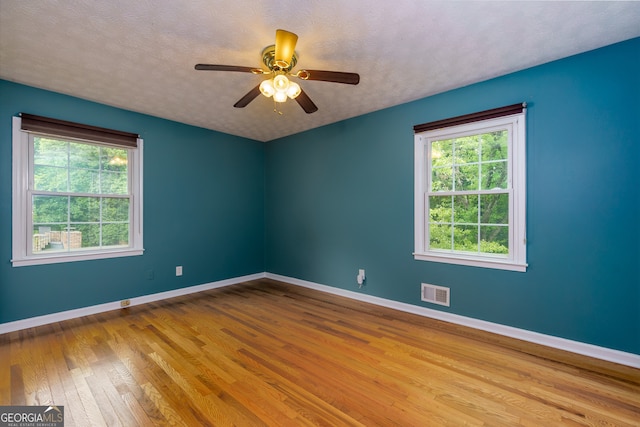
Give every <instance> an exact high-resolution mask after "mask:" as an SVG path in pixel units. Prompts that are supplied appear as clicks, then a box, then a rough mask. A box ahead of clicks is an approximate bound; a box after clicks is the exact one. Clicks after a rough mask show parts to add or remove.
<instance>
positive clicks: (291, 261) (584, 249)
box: [0, 39, 640, 354]
mask: <svg viewBox="0 0 640 427" xmlns="http://www.w3.org/2000/svg"><path fill="white" fill-rule="evenodd" d="M639 52H640V39H634V40H631V41H627V42H624V43H620V44H616V45H613V46H609V47H606V48H603V49H599V50H596V51H592V52H588V53H585V54H582V55H578V56H574V57H570V58H566V59H563V60H560V61H556V62H552V63H549V64H545V65H542V66H539V67H535V68H531V69H528V70H524V71H521V72H518V73H514V74H510V75H507V76H503V77H500V78H496V79H492V80H489V81H486V82H483V83H479V84H475V85H472V86H468V87H464V88H461V89H458V90H454V91H450V92H447V93H443V94H440V95H436V96H432V97H429V98H425V99H422V100H419V101H415V102H412V103H408V104H404V105H401V106H398V107H394V108H389V109H386V110H383V111H379V112H375V113H371V114H367V115H364V116H361V117H357V118H354V119H351V120H347V121H344V122H340V123H336V124H333V125H329V126H324V127H322V128H319V129H315V130H312V131H308V132H304V133H300V134H297V135H293V136H290V137H287V138H283V139H279V140H276V141H271V142H269V143H267V144H262V143H258V142H255V141H250V140H247V139H243V138H239V137H233V136H229V135H225V134H221V133H217V132H213V131H208V130H204V129H200V128H195V127H192V126H187V125H184V124H179V123H174V122H170V121H166V120H162V119H158V118H153V117H149V116H145V115H141V114H136V113H132V112H127V111H123V110H119V109H116V108H111V107H107V106H104V105H99V104H95V103H91V102H87V101H83V100H79V99H76V98H71V97H67V96H63V95H60V94H55V93H51V92H47V91H43V90H39V89H34V88H30V87H27V86H21V85H17V84H14V83H9V82H6V81H0V165H1V166H0V323H4V322H9V321H13V320H19V319H24V318H28V317H33V316H38V315H43V314H49V313H55V312H58V311H62V310H69V309H74V308H79V307H84V306H90V305H95V304H100V303H103V302H110V301H117V300H120V299H123V298H128V297H135V296H139V295H148V294H152V293H157V292H163V291H167V290H172V289H177V288H181V287H185V286H192V285H197V284H202V283H208V282H212V281H216V280H221V279H226V278H231V277H238V276H242V275H247V274H252V273H258V272H262V271H268V272H271V273H276V274H281V275H285V276H290V277H295V278H299V279H303V280H308V281H312V282H316V283H321V284H324V285H329V286H333V287H336V288H340V289H347V290H351V291H356V292H362V293H363V294H366V295H372V296H378V297H382V298H387V299H391V300H395V301H400V302H404V303H409V304H414V305H416V306H424V307H429V308H433V309H436V310H443V311H449V312H451V313H456V314H459V315H463V316H468V317H472V318H477V319H481V320H486V321H490V322H495V323H499V324H503V325H508V326H513V327H516V328H522V329H526V330H531V331H535V332H539V333H543V334H549V335H553V336H557V337H562V338H567V339H571V340H576V341H580V342H584V343H590V344H595V345H598V346H602V347H608V348H612V349H618V350H622V351H626V352H631V353H635V354H640V267H639V265H640V190H639V189H638V183H639V182H640V167H639V165H640V138H639V137H638V135H640V103H639V100H640V77H639V76H640V55H639ZM345 96H348V94H347V93H346V92H345ZM522 101H526V102H527V103H528V104H529V109H528V113H527V116H528V131H527V137H528V140H527V156H528V158H527V168H528V169H527V186H528V194H527V204H528V207H527V217H528V223H527V232H528V262H529V269H528V271H527V272H526V273H517V272H508V271H499V270H490V269H482V268H473V267H465V266H454V265H447V264H438V263H431V262H426V261H415V260H414V259H413V256H412V250H413V126H414V125H415V124H420V123H425V122H428V121H432V120H437V119H442V118H446V117H451V116H457V115H460V114H466V113H470V112H475V111H480V110H485V109H489V108H495V107H500V106H503V105H509V104H514V103H517V102H522ZM21 111H25V112H29V113H33V114H39V115H44V116H52V117H57V118H61V119H67V120H73V121H78V122H84V123H88V124H93V125H97V126H104V127H111V128H115V129H120V130H124V131H130V132H137V133H140V134H141V135H142V137H143V138H144V139H145V164H144V168H145V171H144V180H145V181H144V185H145V207H144V209H145V210H144V221H145V222H144V232H145V248H146V252H145V254H144V255H143V256H139V257H131V258H119V259H111V260H96V261H83V262H77V263H72V264H57V265H46V266H36V267H19V268H13V267H11V264H10V262H9V260H10V258H11V239H10V236H11V117H12V116H14V115H15V114H17V113H19V112H21ZM265 239H266V240H265ZM176 265H183V266H184V269H185V270H184V271H185V274H184V276H183V277H175V266H176ZM359 268H364V269H366V271H367V284H366V286H365V287H364V288H363V289H358V287H357V285H356V281H355V276H356V274H357V270H358V269H359ZM150 270H152V271H153V272H154V274H153V279H149V277H148V272H149V271H150ZM422 282H427V283H432V284H437V285H443V286H448V287H450V288H451V307H449V308H446V307H440V306H432V305H429V304H426V303H422V302H421V301H420V298H419V296H420V283H422Z"/></svg>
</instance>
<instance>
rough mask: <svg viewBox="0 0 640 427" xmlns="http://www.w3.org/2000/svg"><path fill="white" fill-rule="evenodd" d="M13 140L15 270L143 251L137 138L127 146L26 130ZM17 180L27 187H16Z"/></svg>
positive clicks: (139, 150) (139, 148)
mask: <svg viewBox="0 0 640 427" xmlns="http://www.w3.org/2000/svg"><path fill="white" fill-rule="evenodd" d="M14 133H15V129H14ZM15 136H16V135H14V137H15ZM17 137H18V139H19V140H18V141H14V148H17V150H18V151H17V152H15V151H14V155H17V156H18V159H17V160H18V162H17V163H16V164H17V166H18V168H17V169H19V170H14V212H16V214H17V215H18V216H19V218H14V220H17V221H14V222H16V225H17V227H18V229H17V230H16V228H15V227H14V255H13V257H14V259H13V262H14V265H16V263H17V265H29V264H39V263H49V262H61V261H70V260H79V259H92V258H102V257H111V256H124V255H134V254H139V253H141V252H140V250H141V242H142V241H141V231H142V230H141V222H140V221H139V219H140V218H141V217H140V214H141V211H140V209H139V208H138V209H136V205H137V204H139V203H140V202H141V197H142V193H141V182H140V178H141V177H140V174H139V172H140V168H141V162H140V157H141V149H142V147H141V140H139V141H140V142H139V143H138V146H137V147H135V148H131V147H121V146H117V145H111V144H108V145H107V144H103V143H100V142H96V141H84V140H76V139H72V138H68V137H59V136H50V135H43V134H38V133H33V132H24V131H21V132H18V135H17ZM14 139H15V138H14ZM16 144H17V147H16V146H15V145H16ZM25 155H26V156H25ZM24 157H26V158H24ZM20 182H23V183H26V188H16V185H18V184H19V183H20ZM22 233H25V234H26V235H24V238H23V239H21V237H22V236H21V235H22ZM132 251H134V252H135V253H132Z"/></svg>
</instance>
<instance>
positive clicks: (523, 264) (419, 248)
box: [413, 109, 527, 272]
mask: <svg viewBox="0 0 640 427" xmlns="http://www.w3.org/2000/svg"><path fill="white" fill-rule="evenodd" d="M525 114H526V109H524V110H523V112H522V113H519V114H512V115H508V116H503V117H499V118H493V119H486V120H480V121H476V122H472V123H466V124H462V125H457V126H452V127H446V128H442V129H437V130H427V131H424V132H420V133H416V135H415V153H414V155H415V158H414V161H415V185H414V208H415V214H414V219H415V228H414V230H415V240H414V241H415V249H414V254H413V255H414V258H415V259H416V260H423V261H434V262H443V263H450V264H459V265H468V266H473V267H484V268H494V269H502V270H511V271H519V272H525V271H526V270H527V253H526V252H527V238H526V126H525ZM497 127H499V128H502V129H508V132H509V137H508V163H509V164H508V169H509V179H508V194H509V254H508V256H507V257H504V256H497V255H491V254H475V253H468V252H462V251H453V250H442V249H438V250H435V249H433V250H432V249H430V248H429V198H428V194H429V189H430V186H431V170H430V165H431V158H430V156H431V150H430V146H431V143H432V141H435V140H443V139H450V138H455V137H462V136H466V135H470V134H480V133H484V132H487V131H490V130H492V129H495V128H497Z"/></svg>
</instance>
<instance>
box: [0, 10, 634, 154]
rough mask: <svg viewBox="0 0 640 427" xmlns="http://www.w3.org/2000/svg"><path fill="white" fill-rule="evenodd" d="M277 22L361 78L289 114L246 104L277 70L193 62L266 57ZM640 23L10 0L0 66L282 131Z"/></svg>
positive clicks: (121, 101)
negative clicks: (240, 104)
mask: <svg viewBox="0 0 640 427" xmlns="http://www.w3.org/2000/svg"><path fill="white" fill-rule="evenodd" d="M277 28H283V29H286V30H289V31H292V32H294V33H296V34H298V36H299V40H298V44H297V47H296V51H297V52H298V55H299V60H298V65H297V66H296V68H295V69H294V71H295V70H297V69H302V68H308V69H317V70H331V71H348V72H356V73H359V74H360V76H361V79H360V84H359V85H358V86H351V85H341V84H335V83H327V82H318V81H304V82H301V86H302V88H303V89H304V90H305V92H306V93H307V94H308V95H309V96H310V97H311V99H312V100H313V101H314V102H315V103H316V105H317V106H318V107H319V111H317V112H316V113H313V114H305V113H304V111H303V110H302V109H301V108H300V107H299V106H298V104H297V103H296V102H295V101H288V102H286V103H285V104H282V105H281V107H280V110H281V111H282V113H283V114H282V115H279V114H276V113H274V111H273V107H274V104H273V101H272V100H270V99H267V98H264V97H262V96H259V97H258V98H256V99H255V100H254V101H253V102H252V103H251V104H249V105H248V106H247V107H246V108H243V109H238V108H234V107H233V104H234V103H235V102H236V101H237V100H238V99H240V97H242V96H243V95H244V94H245V93H247V92H248V91H249V90H250V89H251V88H253V87H254V86H255V85H257V84H258V83H259V82H260V80H262V79H264V77H262V78H261V77H260V76H254V75H252V74H245V73H233V72H211V71H195V70H194V68H193V66H194V65H195V64H196V63H214V64H229V65H242V66H249V67H259V66H261V65H262V63H261V56H260V55H261V52H262V49H263V48H264V47H265V46H267V45H270V44H273V43H274V41H275V30H276V29H277ZM638 36H640V2H616V1H607V2H549V1H544V2H519V1H512V2H484V1H425V0H393V1H387V0H385V1H381V0H375V1H373V0H348V1H347V0H306V1H299V0H262V1H260V0H233V1H229V0H226V1H211V0H108V1H107V0H75V1H74V0H60V1H53V0H39V1H30V0H0V78H3V79H6V80H10V81H15V82H19V83H24V84H27V85H31V86H36V87H40V88H44V89H49V90H53V91H56V92H60V93H65V94H69V95H74V96H77V97H80V98H84V99H89V100H93V101H97V102H101V103H104V104H108V105H113V106H117V107H122V108H126V109H128V110H133V111H137V112H141V113H146V114H150V115H154V116H158V117H163V118H167V119H171V120H176V121H179V122H183V123H188V124H192V125H196V126H200V127H204V128H208V129H214V130H218V131H221V132H226V133H230V134H234V135H239V136H243V137H247V138H252V139H256V140H259V141H269V140H272V139H275V138H278V137H281V136H286V135H290V134H294V133H297V132H301V131H304V130H307V129H311V128H315V127H319V126H322V125H325V124H329V123H332V122H336V121H340V120H343V119H346V118H349V117H354V116H358V115H361V114H365V113H368V112H371V111H375V110H380V109H383V108H386V107H390V106H393V105H398V104H402V103H405V102H407V101H411V100H415V99H418V98H423V97H425V96H429V95H433V94H435V93H440V92H443V91H446V90H449V89H453V88H457V87H461V86H464V85H468V84H471V83H475V82H478V81H482V80H486V79H489V78H492V77H495V76H499V75H503V74H506V73H509V72H513V71H517V70H521V69H524V68H527V67H531V66H534V65H538V64H541V63H545V62H549V61H552V60H555V59H558V58H562V57H566V56H569V55H572V54H576V53H580V52H584V51H587V50H591V49H595V48H598V47H601V46H605V45H608V44H611V43H615V42H618V41H622V40H626V39H630V38H634V37H638ZM0 96H1V94H0Z"/></svg>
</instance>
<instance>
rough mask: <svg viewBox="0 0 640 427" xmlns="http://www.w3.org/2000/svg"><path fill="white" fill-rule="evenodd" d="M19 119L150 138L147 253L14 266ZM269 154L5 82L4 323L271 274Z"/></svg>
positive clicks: (1, 145)
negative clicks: (179, 270)
mask: <svg viewBox="0 0 640 427" xmlns="http://www.w3.org/2000/svg"><path fill="white" fill-rule="evenodd" d="M20 112H27V113H32V114H38V115H43V116H49V117H55V118H59V119H63V120H72V121H76V122H82V123H86V124H90V125H95V126H102V127H108V128H112V129H118V130H123V131H128V132H135V133H138V134H140V135H141V136H142V138H144V247H145V249H146V250H145V253H144V255H142V256H136V257H128V258H115V259H107V260H95V261H82V262H75V263H65V264H53V265H42V266H30V267H12V266H11V263H10V259H11V118H12V116H15V115H17V114H18V113H20ZM264 152H265V146H264V144H263V143H260V142H256V141H250V140H247V139H245V138H239V137H234V136H230V135H226V134H222V133H219V132H213V131H210V130H205V129H201V128H197V127H193V126H187V125H184V124H180V123H175V122H171V121H167V120H162V119H158V118H154V117H150V116H145V115H142V114H136V113H132V112H129V111H124V110H120V109H117V108H112V107H108V106H105V105H100V104H96V103H92V102H88V101H83V100H79V99H77V98H72V97H68V96H64V95H60V94H56V93H52V92H47V91H44V90H39V89H35V88H31V87H28V86H22V85H18V84H14V83H10V82H7V81H2V80H0V323H5V322H10V321H14V320H20V319H24V318H29V317H33V316H39V315H44V314H50V313H55V312H59V311H64V310H70V309H76V308H79V307H85V306H91V305H96V304H101V303H105V302H111V301H117V300H120V299H125V298H131V297H136V296H141V295H148V294H153V293H158V292H163V291H168V290H173V289H178V288H182V287H186V286H193V285H199V284H203V283H209V282H213V281H217V280H222V279H227V278H234V277H239V276H244V275H248V274H253V273H260V272H263V271H265V264H264V262H265V260H264V239H265V229H264V194H265V188H264V186H265V179H264V165H265V162H264ZM177 265H182V266H183V268H184V275H183V276H182V277H176V276H175V267H176V266H177ZM151 273H152V274H151ZM151 277H152V278H151Z"/></svg>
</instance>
